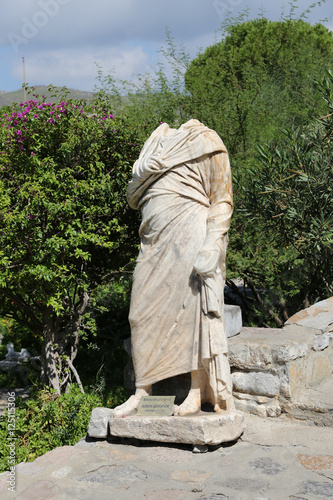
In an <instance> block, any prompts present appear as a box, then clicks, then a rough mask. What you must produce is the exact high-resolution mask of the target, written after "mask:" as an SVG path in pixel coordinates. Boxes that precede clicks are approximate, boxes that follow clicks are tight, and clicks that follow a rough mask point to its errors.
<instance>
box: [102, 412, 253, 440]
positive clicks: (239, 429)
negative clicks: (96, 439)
mask: <svg viewBox="0 0 333 500" xmlns="http://www.w3.org/2000/svg"><path fill="white" fill-rule="evenodd" d="M244 429H245V423H244V415H243V413H242V412H240V411H237V410H230V411H225V412H222V413H212V412H204V411H201V412H200V413H197V414H196V415H188V416H181V417H180V416H171V417H151V416H137V415H130V416H128V417H123V418H113V417H112V416H111V418H109V432H110V434H111V436H117V437H125V438H135V439H141V440H144V441H158V442H164V443H183V444H193V445H219V444H221V443H226V442H230V441H235V440H236V439H238V438H239V437H240V436H241V434H242V433H243V432H244Z"/></svg>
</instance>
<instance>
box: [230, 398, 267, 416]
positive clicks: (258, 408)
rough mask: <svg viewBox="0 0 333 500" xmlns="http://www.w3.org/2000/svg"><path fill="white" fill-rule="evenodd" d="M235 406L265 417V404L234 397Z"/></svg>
mask: <svg viewBox="0 0 333 500" xmlns="http://www.w3.org/2000/svg"><path fill="white" fill-rule="evenodd" d="M234 401H235V407H236V408H237V410H240V411H242V412H244V413H251V414H252V415H257V416H258V417H262V418H265V417H267V408H266V405H258V404H257V403H256V402H255V401H254V400H244V399H236V398H235V400H234Z"/></svg>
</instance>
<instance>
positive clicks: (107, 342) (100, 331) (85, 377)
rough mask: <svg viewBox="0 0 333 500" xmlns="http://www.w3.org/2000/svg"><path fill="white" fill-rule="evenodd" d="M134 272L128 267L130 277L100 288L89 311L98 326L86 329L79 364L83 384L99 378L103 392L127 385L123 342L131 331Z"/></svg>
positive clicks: (125, 355) (98, 381)
mask: <svg viewBox="0 0 333 500" xmlns="http://www.w3.org/2000/svg"><path fill="white" fill-rule="evenodd" d="M132 267H133V266H132ZM126 269H127V270H128V268H126ZM130 275H131V273H130V270H128V277H126V276H123V277H120V278H119V279H118V280H116V281H114V282H113V283H111V284H108V285H102V286H100V287H98V288H97V289H96V290H95V292H94V293H93V294H92V297H91V300H90V304H89V307H88V311H87V314H88V315H89V319H90V321H91V320H93V322H94V323H93V324H94V325H95V327H96V328H95V329H89V328H86V329H85V330H84V335H83V337H82V339H81V344H80V350H79V353H78V357H77V367H78V370H79V372H81V373H82V382H83V384H86V385H87V384H91V381H92V380H94V379H96V380H95V382H94V385H93V386H94V387H97V386H98V387H100V388H102V393H105V392H107V391H108V390H109V389H110V388H114V386H115V385H117V384H119V386H121V385H122V384H123V378H124V377H123V369H124V366H125V364H126V362H127V361H128V355H127V354H126V352H125V350H124V347H123V344H124V340H125V339H126V338H129V337H130V334H131V332H130V326H129V322H128V313H129V302H130V289H131V280H130V278H129V276H130ZM99 392H100V391H99Z"/></svg>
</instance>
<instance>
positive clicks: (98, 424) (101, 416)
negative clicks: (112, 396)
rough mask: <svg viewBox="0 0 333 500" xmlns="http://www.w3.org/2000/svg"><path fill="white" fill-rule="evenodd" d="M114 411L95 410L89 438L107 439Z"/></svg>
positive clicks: (105, 409) (92, 413) (91, 418)
mask: <svg viewBox="0 0 333 500" xmlns="http://www.w3.org/2000/svg"><path fill="white" fill-rule="evenodd" d="M112 415H113V410H111V409H110V408H94V409H93V410H92V412H91V416H90V422H89V427H88V436H89V437H92V438H104V439H105V438H107V437H108V432H109V418H110V417H112Z"/></svg>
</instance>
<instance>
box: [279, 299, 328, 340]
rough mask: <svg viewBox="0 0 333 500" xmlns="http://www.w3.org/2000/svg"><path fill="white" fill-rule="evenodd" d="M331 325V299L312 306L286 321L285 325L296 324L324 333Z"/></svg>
mask: <svg viewBox="0 0 333 500" xmlns="http://www.w3.org/2000/svg"><path fill="white" fill-rule="evenodd" d="M332 323H333V297H330V298H329V299H326V300H322V301H321V302H317V304H313V305H312V306H311V307H308V308H307V309H303V310H302V311H299V312H298V313H296V314H294V316H292V317H291V318H289V319H288V321H287V322H286V325H290V324H297V325H300V326H306V327H308V328H313V329H316V330H320V331H321V332H323V333H324V332H326V331H327V330H328V327H329V325H331V324H332Z"/></svg>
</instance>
